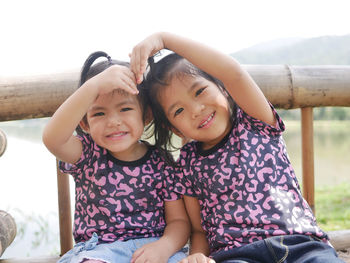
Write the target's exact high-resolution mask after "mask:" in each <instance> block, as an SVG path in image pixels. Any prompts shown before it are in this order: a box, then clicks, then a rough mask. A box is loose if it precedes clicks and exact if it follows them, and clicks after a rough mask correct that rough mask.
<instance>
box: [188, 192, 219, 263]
mask: <svg viewBox="0 0 350 263" xmlns="http://www.w3.org/2000/svg"><path fill="white" fill-rule="evenodd" d="M184 201H185V207H186V211H187V214H188V217H189V218H190V222H191V243H190V255H189V256H188V257H187V258H185V259H183V260H182V261H181V263H194V262H197V263H215V262H214V260H212V259H210V258H209V257H208V256H209V244H208V241H207V238H206V232H205V231H204V229H203V228H202V225H201V217H200V206H199V203H198V199H197V198H196V197H190V196H184Z"/></svg>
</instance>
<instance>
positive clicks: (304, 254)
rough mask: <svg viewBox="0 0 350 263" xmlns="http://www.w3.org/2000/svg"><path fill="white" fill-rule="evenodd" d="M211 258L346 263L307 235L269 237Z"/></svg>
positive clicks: (224, 262) (237, 262)
mask: <svg viewBox="0 0 350 263" xmlns="http://www.w3.org/2000/svg"><path fill="white" fill-rule="evenodd" d="M212 256H213V259H214V260H215V261H216V263H264V262H266V263H289V262H293V263H306V262H310V263H311V262H312V263H336V262H344V261H342V260H341V259H339V258H338V256H337V253H336V251H335V250H334V248H333V247H331V246H330V245H329V244H327V243H325V242H323V241H321V240H319V239H317V238H315V237H312V236H307V235H290V236H275V237H270V238H266V239H264V240H260V241H255V242H253V243H250V244H247V245H244V246H242V247H238V248H233V249H230V250H228V251H220V252H217V253H215V254H213V255H212Z"/></svg>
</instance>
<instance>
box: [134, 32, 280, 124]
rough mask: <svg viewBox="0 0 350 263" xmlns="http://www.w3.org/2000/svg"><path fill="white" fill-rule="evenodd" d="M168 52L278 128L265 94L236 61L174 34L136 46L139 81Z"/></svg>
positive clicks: (243, 106) (249, 110)
mask: <svg viewBox="0 0 350 263" xmlns="http://www.w3.org/2000/svg"><path fill="white" fill-rule="evenodd" d="M164 48H167V49H170V50H172V51H174V52H176V53H177V54H179V55H181V56H182V57H184V58H186V59H187V60H188V61H190V62H191V63H192V64H194V65H195V66H197V67H198V68H200V69H202V70H203V71H205V72H207V73H208V74H210V75H212V76H213V77H215V78H217V79H219V80H221V81H222V82H223V84H224V85H225V87H226V89H227V91H228V92H229V93H230V95H231V96H232V97H233V99H234V100H235V102H236V103H237V104H238V105H239V106H240V107H241V108H242V109H243V110H244V111H245V112H246V113H247V114H249V115H250V116H252V117H254V118H257V119H259V120H261V121H264V122H265V123H268V124H270V125H274V124H275V117H274V115H273V113H272V110H271V108H270V105H269V104H268V101H267V100H266V98H265V96H264V94H263V93H262V91H261V90H260V88H259V87H258V86H257V85H256V83H255V82H254V80H253V79H252V78H251V77H250V75H249V74H248V73H247V72H246V71H245V70H244V69H243V68H242V67H241V66H240V65H239V63H238V62H237V61H236V60H234V59H233V58H232V57H231V56H229V55H226V54H223V53H221V52H219V51H217V50H215V49H213V48H210V47H208V46H206V45H204V44H201V43H198V42H196V41H193V40H190V39H187V38H184V37H180V36H177V35H174V34H170V33H163V32H162V33H156V34H154V35H151V36H150V37H148V38H146V39H145V40H144V41H142V42H141V43H139V44H138V45H137V46H135V47H134V49H133V52H132V55H131V69H132V71H133V72H134V73H135V74H136V78H137V80H138V81H140V80H142V74H143V72H145V69H146V64H147V59H148V57H149V56H151V55H153V54H155V53H156V52H157V51H159V50H161V49H164ZM203 54H205V56H204V55H203Z"/></svg>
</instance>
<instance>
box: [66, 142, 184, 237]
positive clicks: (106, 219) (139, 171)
mask: <svg viewBox="0 0 350 263" xmlns="http://www.w3.org/2000/svg"><path fill="white" fill-rule="evenodd" d="M78 138H79V139H80V140H81V141H82V144H83V153H82V156H81V158H80V160H78V162H77V163H75V164H69V163H64V162H60V165H59V167H60V169H61V171H62V172H64V173H68V174H71V175H72V176H73V178H74V181H75V213H74V230H73V235H74V239H75V241H76V242H80V241H86V240H88V239H90V238H91V236H92V234H93V233H94V232H96V234H97V235H98V236H99V242H100V243H109V242H114V241H117V240H119V241H125V240H129V239H137V238H143V237H159V236H162V234H163V231H164V228H165V225H166V222H165V215H164V201H172V200H177V199H179V198H180V195H178V194H176V193H174V192H172V191H171V189H170V188H171V187H172V185H171V184H169V182H168V178H169V173H171V171H172V170H171V168H170V167H165V162H164V161H163V159H162V158H161V157H160V154H159V152H158V151H157V150H156V149H155V148H154V147H153V146H149V149H148V152H147V153H146V154H145V156H143V157H142V158H141V159H139V160H136V161H132V162H125V161H121V160H117V159H116V158H114V157H113V156H112V155H111V154H110V153H108V151H107V150H106V149H103V148H101V147H99V146H98V145H97V144H96V143H95V142H94V141H93V140H92V138H91V137H90V135H84V136H82V137H78Z"/></svg>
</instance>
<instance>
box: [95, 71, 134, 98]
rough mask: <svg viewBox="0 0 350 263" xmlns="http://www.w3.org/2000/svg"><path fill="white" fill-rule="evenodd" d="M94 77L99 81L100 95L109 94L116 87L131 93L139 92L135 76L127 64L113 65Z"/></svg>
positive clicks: (97, 84)
mask: <svg viewBox="0 0 350 263" xmlns="http://www.w3.org/2000/svg"><path fill="white" fill-rule="evenodd" d="M92 79H94V81H97V83H96V86H97V87H98V95H103V94H108V93H110V92H112V91H113V90H116V89H122V90H124V91H126V92H128V93H130V94H137V93H138V89H137V86H136V79H135V76H134V74H133V72H132V71H131V70H130V69H129V68H128V67H125V66H120V65H113V66H111V67H109V68H107V69H106V70H104V71H103V72H101V73H100V74H98V75H96V76H95V77H94V78H92ZM92 79H91V80H92Z"/></svg>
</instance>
